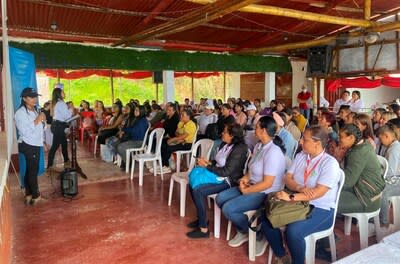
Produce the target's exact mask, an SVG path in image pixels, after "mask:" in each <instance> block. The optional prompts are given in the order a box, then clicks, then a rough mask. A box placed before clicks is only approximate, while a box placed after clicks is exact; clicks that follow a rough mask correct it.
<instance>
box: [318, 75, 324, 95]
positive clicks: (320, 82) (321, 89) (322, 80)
mask: <svg viewBox="0 0 400 264" xmlns="http://www.w3.org/2000/svg"><path fill="white" fill-rule="evenodd" d="M319 96H320V97H324V98H325V79H320V80H319Z"/></svg>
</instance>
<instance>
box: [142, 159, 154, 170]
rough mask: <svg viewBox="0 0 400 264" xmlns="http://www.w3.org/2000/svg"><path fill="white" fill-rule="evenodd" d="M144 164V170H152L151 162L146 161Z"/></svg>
mask: <svg viewBox="0 0 400 264" xmlns="http://www.w3.org/2000/svg"><path fill="white" fill-rule="evenodd" d="M144 164H145V166H146V168H148V169H152V168H153V162H151V161H146V162H145V163H144Z"/></svg>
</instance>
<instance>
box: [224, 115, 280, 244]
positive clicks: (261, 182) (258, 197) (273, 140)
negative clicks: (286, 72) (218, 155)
mask: <svg viewBox="0 0 400 264" xmlns="http://www.w3.org/2000/svg"><path fill="white" fill-rule="evenodd" d="M275 135H276V123H275V121H274V119H273V118H272V117H270V116H263V117H261V118H260V120H259V121H258V123H257V125H256V136H257V137H258V138H259V139H260V141H261V142H260V143H258V144H257V145H256V146H255V148H254V151H253V155H252V158H251V160H250V162H249V165H248V171H249V172H248V174H246V175H245V176H243V177H242V178H241V179H240V181H239V186H238V187H233V188H230V189H227V190H225V191H223V192H220V193H219V194H218V196H217V198H216V202H217V204H218V206H219V207H220V208H221V209H222V212H223V214H224V215H225V217H226V218H227V219H228V220H230V221H232V224H233V225H234V226H235V227H236V230H237V233H236V236H235V237H234V238H233V239H231V240H230V241H229V246H231V247H239V246H240V245H242V244H243V243H244V242H246V241H247V240H248V235H247V233H248V219H247V216H246V215H245V214H244V212H246V211H249V210H256V209H258V208H259V207H260V206H261V205H262V204H263V203H264V200H265V197H266V194H267V193H270V192H276V191H279V190H281V189H282V187H283V176H284V173H285V170H286V161H285V156H284V151H285V149H284V147H283V144H282V140H281V139H280V138H279V137H278V136H275Z"/></svg>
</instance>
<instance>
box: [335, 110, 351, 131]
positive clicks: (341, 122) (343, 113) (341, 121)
mask: <svg viewBox="0 0 400 264" xmlns="http://www.w3.org/2000/svg"><path fill="white" fill-rule="evenodd" d="M350 113H351V110H350V106H349V105H341V106H340V109H339V121H338V125H339V128H342V127H343V126H344V125H345V124H346V122H348V117H347V116H348V115H350ZM351 123H352V122H350V123H349V124H351Z"/></svg>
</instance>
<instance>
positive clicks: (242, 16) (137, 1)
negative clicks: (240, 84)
mask: <svg viewBox="0 0 400 264" xmlns="http://www.w3.org/2000/svg"><path fill="white" fill-rule="evenodd" d="M164 1H166V0H163V1H157V0H146V1H144V0H98V1H97V0H9V1H8V18H9V19H8V27H9V28H10V35H11V36H13V35H14V36H21V35H22V36H26V37H38V38H54V39H56V40H58V39H62V40H66V39H68V36H70V39H69V40H70V41H94V42H101V43H107V40H106V38H107V37H109V38H110V40H109V42H113V41H115V38H123V37H127V36H130V35H132V34H134V33H138V32H140V31H142V30H144V29H146V28H151V27H155V26H157V25H160V24H162V23H165V22H166V21H169V20H171V19H174V18H177V17H180V16H182V15H184V14H186V13H188V12H191V11H193V10H198V9H200V8H201V7H202V5H199V4H195V3H192V2H188V1H184V0H176V1H172V2H171V3H168V4H169V5H168V6H167V7H166V8H165V9H164V10H162V11H161V12H160V13H158V14H156V15H155V17H154V18H153V19H152V20H151V21H150V22H149V23H148V24H147V25H145V26H143V24H142V21H143V20H144V19H145V18H146V16H148V15H149V14H151V12H152V10H153V9H154V8H155V7H156V6H157V5H159V4H160V2H164ZM363 2H364V1H363V0H335V1H328V0H318V1H316V0H285V1H282V0H264V1H260V2H259V3H258V4H261V5H262V4H264V5H272V6H278V7H284V8H291V9H296V10H302V11H309V12H314V13H321V14H322V13H323V14H329V15H334V16H342V17H351V18H360V19H361V18H363V13H362V12H345V11H343V10H341V11H340V10H338V9H334V8H333V7H335V6H336V5H339V6H340V7H347V8H353V9H356V8H358V9H360V10H362V7H363ZM396 2H397V1H388V0H375V1H372V11H373V14H376V13H377V12H387V11H389V10H391V9H393V8H398V7H399V6H400V4H399V3H396ZM324 3H325V5H326V6H325V7H321V5H322V4H324ZM318 5H319V7H318ZM53 22H55V23H56V24H57V29H56V30H54V31H53V30H52V29H51V28H50V25H51V24H52V23H53ZM341 27H342V26H340V25H332V24H325V23H316V22H311V21H300V20H297V19H292V18H286V17H278V16H267V15H263V14H255V13H246V12H234V13H231V14H227V15H225V16H223V17H221V18H218V19H216V20H214V21H211V22H209V23H208V24H207V25H202V26H198V27H196V28H193V29H190V30H186V31H184V32H180V33H176V34H172V35H167V36H163V37H162V40H167V41H174V42H176V43H179V42H183V43H185V42H190V43H197V44H198V45H201V44H202V43H204V44H207V45H210V44H211V45H212V44H213V43H214V44H216V45H217V44H218V45H221V44H223V45H226V46H227V47H228V46H229V47H261V46H265V45H268V46H270V45H276V44H285V43H289V42H297V41H304V40H311V39H314V38H315V37H317V36H321V35H325V34H327V33H329V32H332V31H334V30H337V29H339V28H341ZM269 36H270V37H269ZM96 37H101V38H99V39H98V40H96ZM160 45H161V46H162V42H160Z"/></svg>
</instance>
